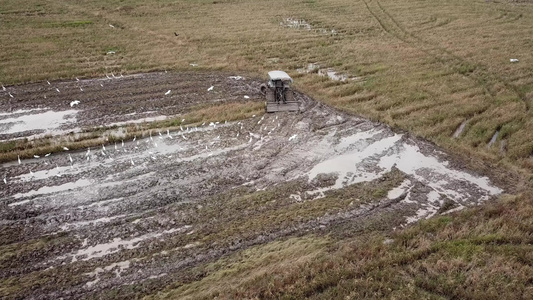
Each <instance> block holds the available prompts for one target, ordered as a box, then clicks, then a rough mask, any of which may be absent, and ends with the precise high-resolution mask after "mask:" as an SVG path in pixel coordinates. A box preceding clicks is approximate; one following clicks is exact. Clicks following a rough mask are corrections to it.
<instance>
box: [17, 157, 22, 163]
mask: <svg viewBox="0 0 533 300" xmlns="http://www.w3.org/2000/svg"><path fill="white" fill-rule="evenodd" d="M17 157H18V160H19V165H20V164H21V163H22V162H21V161H20V155H17Z"/></svg>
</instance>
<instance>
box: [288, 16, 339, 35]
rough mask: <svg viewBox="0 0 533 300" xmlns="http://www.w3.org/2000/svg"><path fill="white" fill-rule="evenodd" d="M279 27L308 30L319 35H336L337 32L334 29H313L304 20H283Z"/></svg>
mask: <svg viewBox="0 0 533 300" xmlns="http://www.w3.org/2000/svg"><path fill="white" fill-rule="evenodd" d="M279 25H280V26H281V27H285V28H291V29H299V30H308V31H311V30H312V31H314V32H316V33H319V34H331V35H337V30H335V29H327V28H323V27H320V28H313V26H312V25H311V24H309V22H307V21H306V20H304V19H296V18H285V19H283V20H282V21H281V22H280V23H279Z"/></svg>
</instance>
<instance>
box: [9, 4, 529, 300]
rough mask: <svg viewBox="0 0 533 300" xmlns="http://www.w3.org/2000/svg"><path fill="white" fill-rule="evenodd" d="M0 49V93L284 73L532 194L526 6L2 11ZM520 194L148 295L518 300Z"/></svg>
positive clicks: (523, 216) (247, 255)
mask: <svg viewBox="0 0 533 300" xmlns="http://www.w3.org/2000/svg"><path fill="white" fill-rule="evenodd" d="M0 40H1V41H2V42H1V43H0V84H4V85H12V84H19V83H24V82H32V81H41V80H56V79H74V77H80V78H81V77H95V76H104V74H109V73H112V72H113V73H115V74H117V73H123V74H126V73H138V72H148V71H154V70H169V71H170V70H174V71H180V70H195V69H201V70H226V71H234V72H235V73H237V74H239V75H243V74H245V75H252V76H264V74H265V73H266V71H268V70H272V69H282V70H285V71H287V72H288V73H289V74H290V75H292V76H293V77H294V78H295V82H296V86H297V88H298V89H299V90H301V91H303V92H305V93H308V94H310V95H312V96H313V97H314V98H316V99H318V100H320V101H323V102H325V103H327V104H330V105H332V106H334V107H337V108H339V109H342V110H344V111H347V112H350V113H354V114H358V115H362V116H365V117H367V118H370V119H373V120H377V121H382V122H384V123H387V124H389V125H391V126H393V127H397V128H400V129H403V130H406V131H409V132H411V133H413V134H415V135H418V136H421V137H425V138H427V139H428V140H431V141H433V142H435V143H436V144H438V145H440V146H442V147H444V148H445V149H448V150H449V151H451V152H452V153H455V154H457V155H459V156H463V157H472V158H473V159H474V160H478V161H483V162H485V163H487V164H490V165H495V166H498V167H502V168H510V169H519V170H520V171H521V173H522V174H523V175H524V176H523V177H524V179H525V182H526V188H525V189H526V190H527V189H530V188H531V184H532V183H533V175H532V174H533V173H532V172H533V51H532V49H533V1H506V0H502V1H485V0H444V1H437V0H426V1H419V0H380V1H377V0H355V1H352V0H297V1H283V0H273V1H259V0H215V1H214V0H209V1H207V0H188V1H170V0H162V1H153V0H152V1H146V0H145V1H140V0H120V1H119V0H112V1H104V0H94V1H81V0H75V1H59V0H44V1H37V0H27V1H23V2H20V1H14V0H10V1H8V0H0ZM510 59H518V60H519V61H518V62H516V63H512V62H510ZM310 63H313V64H317V65H319V66H320V69H321V70H326V69H328V68H331V69H332V70H334V71H336V72H338V73H340V74H344V75H346V76H347V77H348V79H347V80H345V81H335V80H331V79H329V78H328V77H327V76H321V75H320V71H319V70H318V69H308V70H309V72H308V71H305V70H307V68H308V65H309V64H310ZM302 68H303V69H304V71H303V72H302V71H301V70H300V71H299V69H302ZM3 100H6V99H2V98H0V101H3ZM461 125H463V126H461ZM459 127H463V128H464V130H462V131H458V128H459ZM518 192H520V193H521V194H520V195H518V196H513V197H510V199H501V200H499V202H498V203H493V204H490V205H488V206H487V207H481V208H476V209H471V210H467V211H465V212H462V213H460V214H456V215H452V216H443V217H439V218H435V219H432V220H429V221H426V222H422V223H421V224H418V225H416V226H414V227H413V228H409V229H407V230H399V231H397V232H395V233H393V234H390V233H381V232H378V233H375V234H372V235H369V234H367V235H364V236H361V237H350V238H346V239H339V238H329V237H327V238H324V237H314V236H312V237H301V238H294V239H289V240H287V241H276V242H273V243H271V244H269V245H267V246H261V247H257V248H253V249H249V250H247V251H246V252H242V253H238V254H236V255H233V256H231V257H228V258H227V259H225V260H223V261H220V262H217V263H216V264H215V265H213V266H205V268H206V269H205V270H201V271H202V272H204V274H207V275H206V277H204V279H203V280H202V281H200V282H196V283H194V284H180V283H176V286H170V287H168V289H167V290H166V291H165V293H163V294H158V295H154V298H159V297H163V298H164V297H167V298H176V297H177V295H188V296H189V297H191V298H198V297H205V298H211V297H213V296H217V295H218V296H219V297H221V298H228V299H233V298H241V297H249V298H256V297H257V298H281V297H283V296H287V297H288V298H306V297H316V298H323V299H332V298H342V297H346V298H354V299H360V298H365V297H366V298H382V297H386V298H395V299H402V298H411V299H413V298H431V299H441V298H456V299H463V298H472V299H488V298H501V297H502V295H508V296H509V297H504V298H517V299H520V298H524V299H527V298H528V297H532V296H533V295H532V293H533V288H532V286H533V282H531V278H533V270H532V269H531V265H532V263H533V257H532V256H531V253H533V252H532V250H533V249H532V246H531V243H532V238H533V237H532V235H531V232H533V227H532V226H533V225H532V224H533V219H532V218H533V217H532V216H533V214H532V213H531V210H532V207H533V204H532V203H531V199H532V195H531V193H530V192H528V191H524V190H520V191H518ZM339 231H342V229H339ZM389 236H390V237H391V238H392V239H393V242H392V243H391V244H383V240H384V239H385V238H386V237H389ZM286 249H288V250H292V251H288V250H286ZM276 251H277V252H276ZM295 252H297V253H301V254H302V255H301V256H298V257H294V253H295ZM265 253H277V254H276V256H274V258H273V257H272V256H268V255H266V256H265ZM310 274H316V275H314V276H311V275H310Z"/></svg>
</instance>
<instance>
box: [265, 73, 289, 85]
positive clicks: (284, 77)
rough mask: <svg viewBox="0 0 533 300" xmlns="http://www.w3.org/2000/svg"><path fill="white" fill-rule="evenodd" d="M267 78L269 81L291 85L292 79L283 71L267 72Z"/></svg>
mask: <svg viewBox="0 0 533 300" xmlns="http://www.w3.org/2000/svg"><path fill="white" fill-rule="evenodd" d="M268 76H269V77H270V80H281V81H289V82H291V83H292V78H291V77H290V76H289V74H287V73H285V72H283V71H270V72H268Z"/></svg>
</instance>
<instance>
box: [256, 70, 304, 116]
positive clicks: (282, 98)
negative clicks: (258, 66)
mask: <svg viewBox="0 0 533 300" xmlns="http://www.w3.org/2000/svg"><path fill="white" fill-rule="evenodd" d="M268 77H269V81H268V83H267V84H262V85H261V93H262V94H263V95H265V97H266V112H268V113H272V112H279V111H299V110H300V105H299V103H298V101H296V100H295V99H294V93H293V91H292V90H291V89H290V84H291V83H292V78H291V77H290V76H289V75H288V74H287V73H285V72H283V71H270V72H268Z"/></svg>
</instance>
